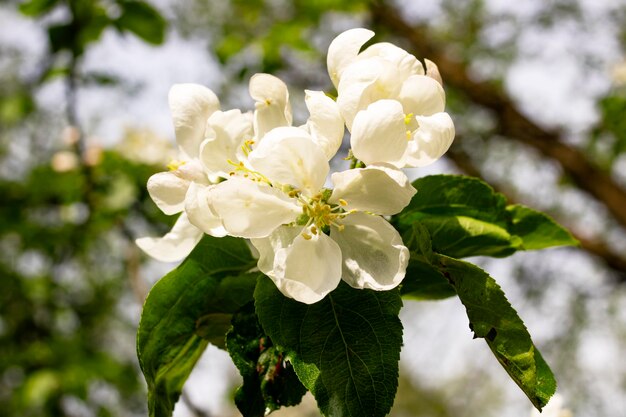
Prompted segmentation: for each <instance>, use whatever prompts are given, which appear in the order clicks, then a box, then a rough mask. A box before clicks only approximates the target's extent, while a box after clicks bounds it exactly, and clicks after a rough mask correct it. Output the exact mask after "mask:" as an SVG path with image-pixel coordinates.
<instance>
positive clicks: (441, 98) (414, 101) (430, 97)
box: [398, 75, 446, 116]
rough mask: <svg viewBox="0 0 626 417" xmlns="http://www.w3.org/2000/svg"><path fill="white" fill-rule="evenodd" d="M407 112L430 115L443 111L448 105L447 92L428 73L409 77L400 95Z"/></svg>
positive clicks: (399, 98) (399, 97)
mask: <svg viewBox="0 0 626 417" xmlns="http://www.w3.org/2000/svg"><path fill="white" fill-rule="evenodd" d="M398 100H400V102H401V103H402V106H403V107H404V112H405V113H407V114H408V113H413V114H414V115H419V116H430V115H433V114H435V113H439V112H442V111H443V110H444V108H445V107H446V93H445V92H444V91H443V87H442V86H441V84H439V83H438V82H437V81H435V80H434V79H433V78H431V77H428V76H426V75H414V76H412V77H409V78H408V79H407V80H406V81H405V82H404V84H402V89H401V90H400V94H399V96H398Z"/></svg>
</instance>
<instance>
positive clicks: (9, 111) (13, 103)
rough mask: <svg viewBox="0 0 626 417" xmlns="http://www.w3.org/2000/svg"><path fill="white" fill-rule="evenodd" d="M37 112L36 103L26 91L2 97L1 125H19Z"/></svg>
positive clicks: (0, 104) (0, 98)
mask: <svg viewBox="0 0 626 417" xmlns="http://www.w3.org/2000/svg"><path fill="white" fill-rule="evenodd" d="M34 110H35V102H34V101H33V98H32V97H31V95H30V94H29V93H28V92H26V91H20V92H17V93H14V94H11V95H9V96H5V97H0V124H2V125H5V126H10V125H14V124H16V123H18V122H19V121H21V120H23V119H24V118H26V117H27V116H29V115H30V114H31V113H32V112H33V111H34Z"/></svg>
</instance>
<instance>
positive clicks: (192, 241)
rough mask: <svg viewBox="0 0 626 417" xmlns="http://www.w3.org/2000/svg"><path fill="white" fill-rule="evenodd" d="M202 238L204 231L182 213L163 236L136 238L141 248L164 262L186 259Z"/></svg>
mask: <svg viewBox="0 0 626 417" xmlns="http://www.w3.org/2000/svg"><path fill="white" fill-rule="evenodd" d="M200 239H202V231H201V230H199V229H197V228H196V227H195V226H193V225H192V224H191V223H189V220H188V219H187V215H186V214H185V213H183V214H181V215H180V217H179V218H178V220H176V223H174V227H172V230H171V231H170V232H169V233H167V234H166V235H165V236H163V237H161V238H154V237H142V238H139V239H137V240H135V243H136V244H137V246H139V248H141V250H143V251H144V252H146V253H147V254H148V255H150V256H152V257H153V258H155V259H157V260H159V261H162V262H176V261H180V260H181V259H184V258H185V257H187V255H189V254H190V253H191V251H192V250H193V248H195V247H196V245H197V244H198V242H199V241H200Z"/></svg>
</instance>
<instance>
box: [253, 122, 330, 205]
mask: <svg viewBox="0 0 626 417" xmlns="http://www.w3.org/2000/svg"><path fill="white" fill-rule="evenodd" d="M248 161H249V162H250V165H251V166H252V167H253V168H254V169H255V170H256V171H258V172H261V173H262V174H263V175H265V176H266V177H267V178H269V179H270V181H272V183H276V184H280V185H291V186H294V187H296V188H297V189H300V190H302V191H303V192H304V193H305V194H306V195H309V196H312V195H314V194H317V193H318V192H319V190H320V189H321V188H322V187H323V186H324V182H325V181H326V176H327V175H328V171H329V170H330V166H329V165H328V160H327V159H326V155H325V154H324V152H323V150H322V148H321V147H319V146H318V145H317V144H316V143H314V142H313V140H312V138H311V136H310V135H309V134H308V133H307V132H306V131H305V130H304V129H300V128H297V127H279V128H276V129H273V130H271V131H270V132H269V133H268V134H267V135H265V137H264V138H263V140H262V141H261V143H260V144H259V145H258V146H257V147H256V149H254V150H253V151H252V152H250V155H248Z"/></svg>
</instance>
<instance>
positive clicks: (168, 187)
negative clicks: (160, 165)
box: [148, 171, 189, 214]
mask: <svg viewBox="0 0 626 417" xmlns="http://www.w3.org/2000/svg"><path fill="white" fill-rule="evenodd" d="M188 188H189V180H187V179H184V178H181V177H180V176H178V175H176V171H166V172H159V173H156V174H154V175H152V176H151V177H150V178H149V179H148V193H150V197H151V198H152V201H154V202H155V204H156V205H157V206H158V207H159V208H160V209H161V211H162V212H163V213H165V214H176V213H180V212H181V211H182V210H183V208H184V206H185V194H187V189H188Z"/></svg>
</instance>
